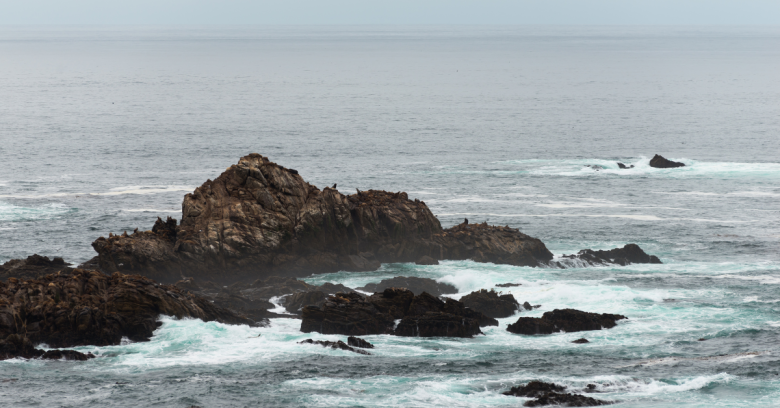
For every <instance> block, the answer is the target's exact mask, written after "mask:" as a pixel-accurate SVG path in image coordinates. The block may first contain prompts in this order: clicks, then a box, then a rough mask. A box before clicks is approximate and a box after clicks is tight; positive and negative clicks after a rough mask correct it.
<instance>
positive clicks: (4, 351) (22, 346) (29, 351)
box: [0, 334, 95, 361]
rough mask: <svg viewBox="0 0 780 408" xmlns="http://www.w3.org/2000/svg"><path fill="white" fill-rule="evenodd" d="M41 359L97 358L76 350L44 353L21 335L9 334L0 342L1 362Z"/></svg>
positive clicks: (79, 359)
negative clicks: (12, 359)
mask: <svg viewBox="0 0 780 408" xmlns="http://www.w3.org/2000/svg"><path fill="white" fill-rule="evenodd" d="M17 357H21V358H27V359H30V358H39V359H41V360H76V361H86V360H88V359H90V358H95V356H94V355H93V354H92V353H87V354H84V353H81V352H78V351H75V350H48V351H43V350H40V349H36V348H35V347H33V344H32V342H31V341H30V339H28V338H27V337H26V336H24V335H21V334H9V335H8V337H6V338H5V340H0V360H7V359H10V358H17Z"/></svg>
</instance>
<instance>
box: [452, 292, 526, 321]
mask: <svg viewBox="0 0 780 408" xmlns="http://www.w3.org/2000/svg"><path fill="white" fill-rule="evenodd" d="M460 301H461V302H463V304H464V305H465V306H466V307H468V308H470V309H474V310H476V311H478V312H482V313H484V314H485V316H489V317H493V318H499V319H500V318H502V317H509V316H512V315H513V314H515V312H516V311H517V310H518V309H520V303H518V302H517V300H516V299H515V297H514V296H512V295H511V294H506V295H501V294H499V293H497V292H496V291H495V290H486V289H481V290H478V291H475V292H471V293H469V294H468V295H466V296H463V297H462V298H460Z"/></svg>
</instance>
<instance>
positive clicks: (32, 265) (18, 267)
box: [0, 254, 72, 281]
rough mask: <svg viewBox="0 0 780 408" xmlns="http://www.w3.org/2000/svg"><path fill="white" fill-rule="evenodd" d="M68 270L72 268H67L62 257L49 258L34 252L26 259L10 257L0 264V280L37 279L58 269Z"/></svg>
mask: <svg viewBox="0 0 780 408" xmlns="http://www.w3.org/2000/svg"><path fill="white" fill-rule="evenodd" d="M70 270H72V268H69V267H68V265H67V264H66V263H65V261H64V260H63V259H62V258H52V259H49V258H48V257H46V256H40V255H38V254H34V255H30V256H28V257H27V259H11V260H10V261H8V262H6V263H4V264H2V265H0V281H7V280H8V278H17V279H22V280H27V279H38V278H39V277H41V276H44V275H49V274H52V273H57V272H59V271H65V273H68V272H69V271H70Z"/></svg>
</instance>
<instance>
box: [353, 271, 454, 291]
mask: <svg viewBox="0 0 780 408" xmlns="http://www.w3.org/2000/svg"><path fill="white" fill-rule="evenodd" d="M388 288H405V289H409V290H411V291H412V292H413V293H414V294H415V295H419V294H421V293H423V292H428V293H429V294H431V295H433V296H441V295H447V294H452V293H458V289H457V288H456V287H455V286H452V285H450V284H449V283H440V282H436V281H435V280H433V279H430V278H417V277H414V276H396V277H394V278H390V279H383V280H382V281H381V282H379V283H369V284H368V285H366V286H363V287H362V288H357V289H358V290H362V291H364V292H382V291H384V290H385V289H388Z"/></svg>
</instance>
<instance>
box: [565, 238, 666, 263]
mask: <svg viewBox="0 0 780 408" xmlns="http://www.w3.org/2000/svg"><path fill="white" fill-rule="evenodd" d="M562 258H563V259H562V261H561V262H559V264H561V265H560V266H561V267H565V266H567V264H571V265H568V266H600V265H609V264H615V265H621V266H626V265H630V264H647V263H649V264H660V263H662V262H661V260H660V259H658V257H657V256H655V255H648V254H647V253H645V251H643V250H642V248H640V247H639V245H637V244H627V245H625V246H623V248H615V249H610V250H608V251H604V250H598V251H594V250H592V249H583V250H581V251H580V252H578V253H577V255H563V257H562Z"/></svg>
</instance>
